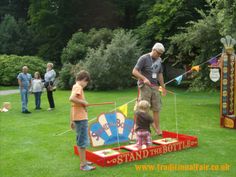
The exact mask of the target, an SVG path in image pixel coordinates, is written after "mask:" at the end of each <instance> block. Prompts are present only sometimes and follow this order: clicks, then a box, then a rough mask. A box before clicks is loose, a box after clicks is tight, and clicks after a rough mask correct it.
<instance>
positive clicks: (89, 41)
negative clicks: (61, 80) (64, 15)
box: [61, 28, 113, 64]
mask: <svg viewBox="0 0 236 177" xmlns="http://www.w3.org/2000/svg"><path fill="white" fill-rule="evenodd" d="M112 37H113V32H112V30H109V29H107V28H101V29H99V30H96V29H94V28H93V29H91V30H90V31H89V33H83V32H82V31H78V32H76V33H75V34H73V36H72V38H71V39H70V41H69V42H68V43H67V46H66V47H65V48H64V49H63V51H62V55H61V62H62V63H71V64H76V63H77V62H79V61H80V60H84V58H85V57H86V55H87V52H88V48H97V47H98V46H99V45H100V44H101V43H104V44H105V45H106V44H108V43H110V42H111V39H112Z"/></svg>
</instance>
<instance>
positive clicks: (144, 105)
mask: <svg viewBox="0 0 236 177" xmlns="http://www.w3.org/2000/svg"><path fill="white" fill-rule="evenodd" d="M149 108H150V104H149V103H148V101H146V100H141V101H139V103H138V111H136V112H135V117H136V123H135V131H136V135H137V143H136V145H137V148H138V149H142V145H146V147H147V148H148V147H149V146H150V145H151V144H152V141H151V129H150V125H152V126H153V128H154V129H155V131H156V132H158V130H157V128H156V126H155V124H154V123H153V119H152V117H151V116H150V115H149Z"/></svg>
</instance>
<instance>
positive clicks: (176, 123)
mask: <svg viewBox="0 0 236 177" xmlns="http://www.w3.org/2000/svg"><path fill="white" fill-rule="evenodd" d="M174 107H175V113H174V114H175V126H176V133H177V139H178V138H179V131H178V117H177V103H176V94H174Z"/></svg>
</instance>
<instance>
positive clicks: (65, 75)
mask: <svg viewBox="0 0 236 177" xmlns="http://www.w3.org/2000/svg"><path fill="white" fill-rule="evenodd" d="M79 70H80V65H79V64H77V65H72V64H70V63H66V64H64V65H63V67H62V69H61V71H60V72H59V80H58V84H57V86H58V87H59V88H61V89H71V88H72V86H73V85H74V83H75V75H76V73H77V72H79Z"/></svg>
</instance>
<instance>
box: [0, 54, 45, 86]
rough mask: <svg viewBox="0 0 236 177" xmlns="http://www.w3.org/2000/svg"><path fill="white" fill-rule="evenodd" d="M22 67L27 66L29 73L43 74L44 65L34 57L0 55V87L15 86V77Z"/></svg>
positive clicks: (39, 59)
mask: <svg viewBox="0 0 236 177" xmlns="http://www.w3.org/2000/svg"><path fill="white" fill-rule="evenodd" d="M23 66H28V68H29V73H30V74H32V77H33V74H34V72H36V71H39V72H40V73H41V76H43V74H44V73H45V68H46V63H45V62H44V61H43V60H42V59H41V58H39V57H35V56H17V55H0V85H17V84H18V83H17V78H16V77H17V75H18V74H19V73H20V72H21V70H22V67H23Z"/></svg>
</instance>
